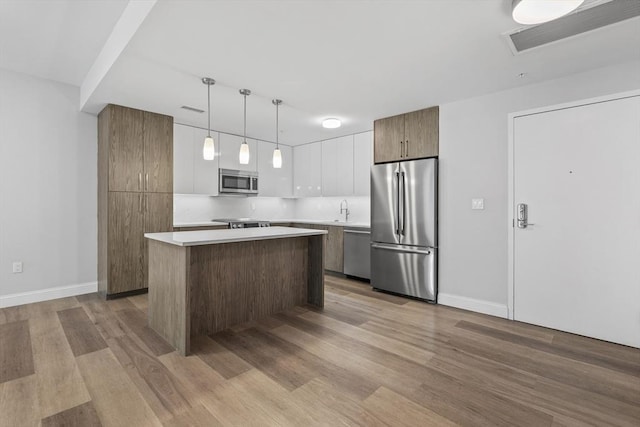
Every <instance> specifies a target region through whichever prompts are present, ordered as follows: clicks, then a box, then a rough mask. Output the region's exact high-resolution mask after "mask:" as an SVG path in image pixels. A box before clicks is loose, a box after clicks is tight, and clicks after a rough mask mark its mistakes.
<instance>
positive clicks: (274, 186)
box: [257, 141, 293, 197]
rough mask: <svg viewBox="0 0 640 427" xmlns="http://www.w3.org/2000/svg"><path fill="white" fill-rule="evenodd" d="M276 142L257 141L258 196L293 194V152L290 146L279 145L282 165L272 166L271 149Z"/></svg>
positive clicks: (285, 195) (288, 195)
mask: <svg viewBox="0 0 640 427" xmlns="http://www.w3.org/2000/svg"><path fill="white" fill-rule="evenodd" d="M275 148H276V144H272V143H270V142H265V141H258V153H257V155H258V159H257V160H258V176H259V184H258V185H259V188H258V196H260V197H265V196H271V197H291V195H292V194H293V183H292V177H293V172H292V171H293V152H292V149H291V147H289V146H286V145H280V152H281V153H282V167H281V168H279V169H276V168H274V167H273V150H275Z"/></svg>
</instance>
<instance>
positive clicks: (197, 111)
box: [180, 105, 204, 114]
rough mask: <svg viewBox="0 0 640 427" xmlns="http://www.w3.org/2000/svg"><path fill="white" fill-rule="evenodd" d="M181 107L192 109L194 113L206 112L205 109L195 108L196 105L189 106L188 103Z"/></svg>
mask: <svg viewBox="0 0 640 427" xmlns="http://www.w3.org/2000/svg"><path fill="white" fill-rule="evenodd" d="M180 108H182V109H184V110H188V111H192V112H194V113H200V114H202V113H204V110H201V109H199V108H195V107H189V106H188V105H183V106H182V107H180Z"/></svg>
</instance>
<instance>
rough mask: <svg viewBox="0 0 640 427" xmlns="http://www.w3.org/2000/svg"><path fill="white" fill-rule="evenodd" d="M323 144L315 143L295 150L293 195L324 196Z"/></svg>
mask: <svg viewBox="0 0 640 427" xmlns="http://www.w3.org/2000/svg"><path fill="white" fill-rule="evenodd" d="M321 162H322V144H321V143H320V142H314V143H313V144H306V145H300V146H297V147H294V149H293V186H294V188H293V195H294V196H296V197H319V196H321V195H322V165H321Z"/></svg>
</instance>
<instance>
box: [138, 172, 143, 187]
mask: <svg viewBox="0 0 640 427" xmlns="http://www.w3.org/2000/svg"><path fill="white" fill-rule="evenodd" d="M138 190H142V172H140V173H139V174H138Z"/></svg>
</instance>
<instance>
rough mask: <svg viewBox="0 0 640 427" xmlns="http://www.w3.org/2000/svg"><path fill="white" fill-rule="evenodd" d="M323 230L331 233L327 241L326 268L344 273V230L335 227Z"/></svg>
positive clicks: (331, 226) (330, 226)
mask: <svg viewBox="0 0 640 427" xmlns="http://www.w3.org/2000/svg"><path fill="white" fill-rule="evenodd" d="M322 228H325V229H326V230H328V231H329V234H327V241H326V249H325V251H326V253H325V265H324V268H325V269H327V270H331V271H337V272H339V273H342V271H343V270H344V241H343V238H344V229H343V228H342V227H338V226H335V225H329V226H327V227H322Z"/></svg>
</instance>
